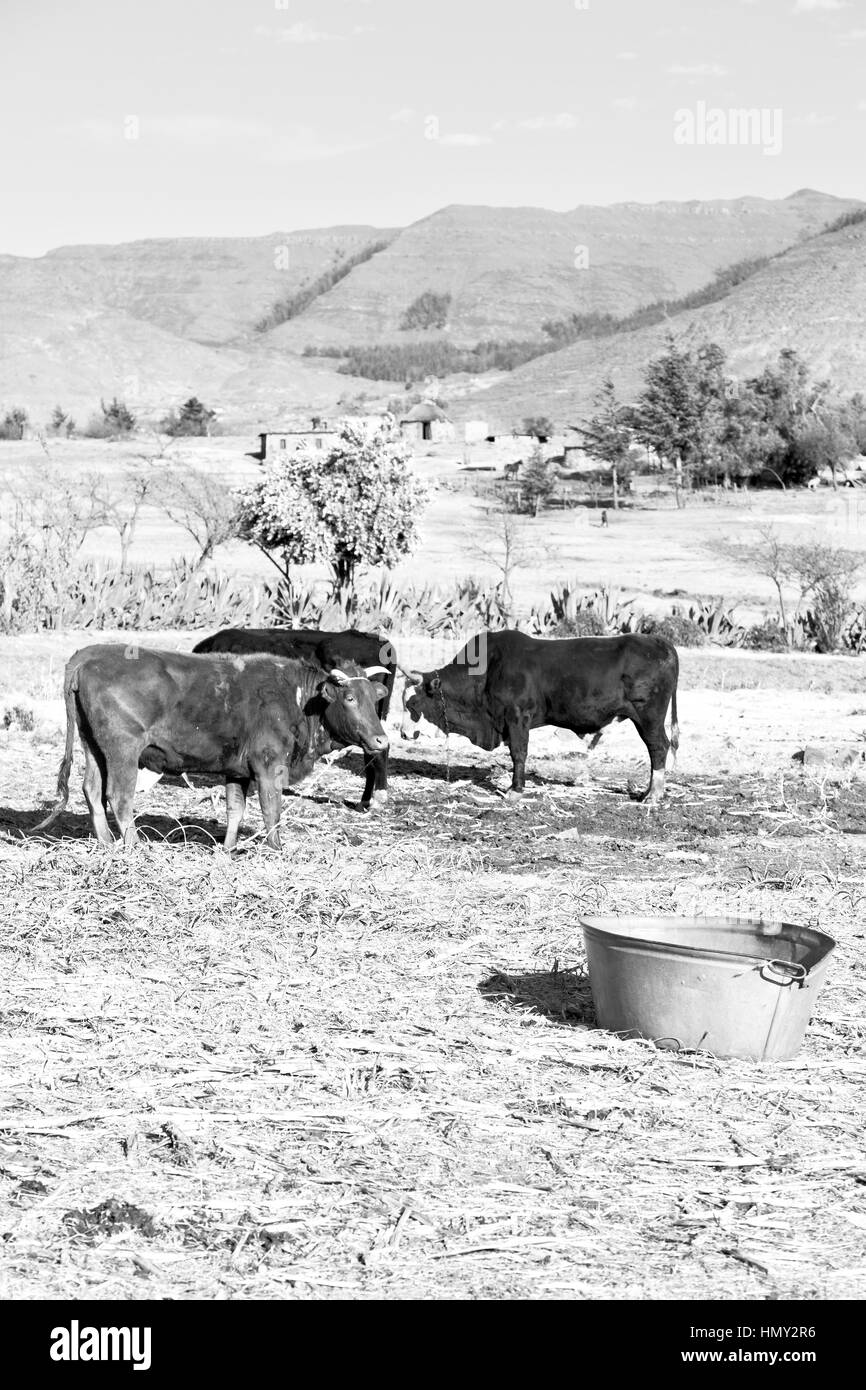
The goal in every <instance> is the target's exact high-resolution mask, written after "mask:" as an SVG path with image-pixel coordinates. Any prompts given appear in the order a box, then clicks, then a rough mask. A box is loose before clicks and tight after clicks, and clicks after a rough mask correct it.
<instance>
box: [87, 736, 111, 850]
mask: <svg viewBox="0 0 866 1390" xmlns="http://www.w3.org/2000/svg"><path fill="white" fill-rule="evenodd" d="M82 742H83V743H84V800H85V801H86V802H87V809H88V810H89V812H90V823H91V825H92V826H93V833H94V834H95V835H96V838H97V839H98V840H101V841H102V843H103V844H104V845H113V844H114V836H113V835H112V833H111V829H110V827H109V824H108V820H107V818H106V815H105V809H106V807H105V764H104V763H103V761H102V756H101V754H100V753H99V752H98V750H97V749H96V748H95V747H93V746H92V745H91V744H90V743H88V742H87V740H86V739H83V740H82Z"/></svg>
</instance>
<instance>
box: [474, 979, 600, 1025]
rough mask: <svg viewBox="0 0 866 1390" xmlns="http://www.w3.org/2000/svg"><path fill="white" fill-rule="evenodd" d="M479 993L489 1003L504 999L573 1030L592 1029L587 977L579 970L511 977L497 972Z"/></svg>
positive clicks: (592, 1014)
mask: <svg viewBox="0 0 866 1390" xmlns="http://www.w3.org/2000/svg"><path fill="white" fill-rule="evenodd" d="M478 993H479V994H480V995H481V996H482V997H483V998H484V999H486V1000H487V1001H488V1003H491V1004H494V1003H499V1002H501V1001H502V1000H506V1001H508V1002H509V1003H512V1004H518V1005H521V1006H522V1007H523V1008H528V1009H531V1010H532V1011H533V1013H537V1014H541V1015H543V1016H544V1018H549V1019H550V1020H551V1022H552V1023H563V1024H566V1025H567V1026H570V1027H572V1028H575V1027H576V1028H595V1027H596V1026H597V1025H596V1016H595V1006H594V1004H593V1002H592V993H591V991H590V988H589V976H588V975H585V974H583V972H582V971H579V970H531V971H528V972H526V973H525V974H511V973H506V972H505V971H502V970H497V971H496V973H495V974H493V975H491V976H490V978H489V979H487V980H482V982H481V984H480V985H479V986H478Z"/></svg>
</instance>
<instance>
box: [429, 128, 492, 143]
mask: <svg viewBox="0 0 866 1390" xmlns="http://www.w3.org/2000/svg"><path fill="white" fill-rule="evenodd" d="M437 143H438V144H440V145H466V146H470V145H492V144H493V138H492V136H490V135H476V134H474V133H472V132H471V131H466V130H458V131H455V132H454V134H453V135H440V136H439V138H438V141H437Z"/></svg>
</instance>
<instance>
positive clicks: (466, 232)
mask: <svg viewBox="0 0 866 1390" xmlns="http://www.w3.org/2000/svg"><path fill="white" fill-rule="evenodd" d="M855 206H858V204H856V203H855V202H853V201H852V200H845V199H838V198H833V197H830V196H829V195H826V194H823V193H817V192H814V191H812V190H801V191H800V192H799V193H796V194H793V195H792V196H791V197H789V198H784V199H781V200H777V201H769V200H763V199H758V198H739V199H734V200H732V201H729V202H690V203H657V204H651V205H642V204H636V203H622V204H617V205H614V206H612V207H606V208H592V207H585V208H577V209H575V210H574V211H572V212H568V213H556V212H550V211H547V210H545V209H539V208H485V207H448V208H443V209H442V210H441V211H439V212H436V213H434V214H433V215H432V216H430V217H426V218H423V219H422V220H421V221H420V222H416V223H413V224H412V226H410V227H407V228H405V229H404V230H402V231H395V230H394V229H380V228H375V227H371V226H338V227H331V228H323V229H315V230H308V231H297V232H290V233H288V232H276V233H273V234H271V235H269V236H264V237H257V238H237V239H229V238H206V237H205V238H202V237H192V238H183V239H159V240H154V241H140V242H132V243H128V244H124V245H120V246H70V247H60V248H58V249H57V250H54V251H50V252H49V253H48V254H47V255H45V256H42V257H38V258H32V259H31V258H27V257H18V256H0V408H2V409H8V408H9V407H10V406H12V405H22V406H24V407H26V408H27V409H28V411H29V412H30V415H31V417H32V418H33V420H34V421H36V422H37V423H41V422H42V421H44V420H45V419H46V418H47V416H48V415H49V413H50V411H51V409H52V407H53V406H54V405H56V404H60V405H61V406H62V407H63V408H64V409H66V410H70V411H72V413H73V414H74V415H75V417H76V419H77V420H78V421H79V424H81V423H84V422H85V421H86V419H87V418H88V416H89V415H90V414H91V413H92V412H93V411H94V410H96V409H98V403H99V400H100V398H101V397H111V396H113V395H115V394H117V395H118V396H121V397H122V398H124V399H125V400H126V401H127V403H128V404H129V405H130V406H131V407H132V408H133V409H134V410H136V412H137V413H138V414H139V416H140V417H142V418H145V419H157V418H159V417H160V416H161V415H162V414H163V413H165V411H166V410H168V409H169V408H170V407H171V406H173V405H177V404H179V403H180V402H181V401H182V400H184V399H185V398H186V397H188V396H190V395H198V396H200V397H201V398H202V399H203V400H204V401H206V402H207V403H208V404H209V405H211V406H216V407H219V408H220V409H221V411H222V417H223V420H224V421H225V422H227V423H230V424H234V425H237V426H238V427H240V426H241V425H243V426H244V427H247V428H248V427H249V426H250V425H253V424H255V423H257V422H259V421H262V422H267V421H269V420H274V419H276V418H277V417H279V416H281V415H284V414H285V413H287V412H290V411H291V412H294V413H304V412H306V411H308V410H312V409H316V410H322V409H324V410H327V409H332V408H333V407H334V405H335V404H336V402H337V400H338V398H340V397H341V396H357V395H359V394H360V393H364V394H365V396H366V397H367V399H369V400H373V401H376V400H384V399H386V398H387V396H388V394H389V392H390V390H391V388H390V387H389V384H388V383H376V382H370V381H364V380H360V379H357V378H353V377H347V376H344V375H340V374H339V373H338V372H337V371H336V366H337V363H336V362H335V361H334V360H333V359H328V358H318V359H317V358H310V357H303V356H302V355H301V354H302V351H303V349H304V348H305V347H306V346H308V345H312V344H317V345H328V344H331V343H333V344H342V345H346V344H349V343H357V342H376V341H385V342H393V341H400V340H411V339H412V338H422V339H426V338H429V337H433V338H435V337H436V336H437V332H436V331H434V332H432V333H419V332H416V333H414V334H407V333H403V332H401V331H400V329H399V323H400V319H401V316H402V314H403V313H404V312H405V310H406V308H407V307H408V305H409V304H410V303H411V302H412V301H413V299H415V298H417V296H418V295H420V294H421V293H422V292H423V291H425V290H434V291H436V292H448V293H450V294H451V296H452V301H451V304H450V307H449V314H448V322H447V325H446V327H445V329H443V330H441V332H439V333H438V336H440V337H441V336H446V337H448V338H450V339H451V340H453V341H455V342H458V343H465V344H473V343H475V342H477V341H479V340H480V339H484V338H507V337H518V338H526V337H538V336H539V335H540V331H541V324H542V322H543V321H544V320H545V319H546V318H549V317H553V318H560V317H563V316H565V315H567V314H569V313H571V312H573V311H587V310H597V311H601V312H608V313H613V314H617V315H622V314H625V313H627V312H628V311H629V310H631V309H634V308H635V307H637V306H639V305H642V304H645V303H648V302H651V301H653V300H657V299H658V298H660V297H676V296H678V295H681V294H683V293H684V292H686V291H689V290H692V289H695V288H699V287H700V286H703V285H705V284H706V283H707V282H708V281H709V280H710V279H711V278H712V276H713V274H714V272H715V271H716V270H718V269H720V268H721V267H723V266H726V265H730V264H732V263H734V262H737V261H741V260H745V259H751V258H754V257H757V256H762V255H766V254H772V253H776V252H779V251H782V250H784V249H785V248H786V247H788V248H793V250H791V251H789V252H788V254H789V255H793V254H795V251H802V252H804V253H806V252H807V250H808V247H810V246H811V245H812V242H810V241H805V240H804V238H809V237H811V236H813V235H814V234H815V233H816V232H817V231H818V230H819V229H820V228H821V227H822V226H825V225H826V224H827V223H828V222H829V221H831V220H832V219H834V218H836V217H838V216H839V215H840V214H841V213H843V212H845V211H847V210H849V209H851V208H853V207H855ZM381 242H384V243H385V246H384V249H379V250H377V251H376V253H375V254H373V255H372V256H370V258H369V259H366V260H361V261H360V262H359V263H354V258H355V257H356V256H358V255H359V253H361V254H363V253H364V252H365V251H368V250H369V249H370V248H371V247H374V246H377V245H378V244H379V243H381ZM581 248H583V249H581ZM810 254H811V253H810ZM344 262H347V263H349V264H350V266H351V268H350V269H349V272H348V274H346V275H345V277H344V278H343V279H340V280H338V281H337V282H336V283H333V284H332V287H331V288H330V289H326V290H324V292H321V293H319V294H318V295H317V296H316V297H315V298H314V299H313V300H312V302H311V303H310V304H309V305H308V307H307V308H306V309H304V310H303V311H302V312H301V313H300V314H298V316H297V317H295V318H292V319H290V320H289V321H287V322H285V323H282V324H280V325H279V326H278V327H275V328H272V329H271V330H270V331H266V332H258V331H257V330H256V325H257V323H258V322H259V321H260V320H261V319H263V318H265V317H266V316H267V314H268V313H269V311H270V310H271V309H272V308H273V307H274V305H275V304H277V303H278V302H280V301H282V300H284V299H286V297H287V296H289V295H292V294H295V293H296V292H297V291H298V290H302V289H305V288H310V287H313V288H317V282H319V283H318V287H319V288H320V287H321V285H322V284H328V283H331V282H332V280H333V272H334V271H335V270H336V269H338V268H339V266H340V265H341V264H342V263H344ZM779 264H780V263H779V262H774V263H773V266H772V267H769V268H768V270H775V267H777V266H778V265H779ZM819 271H820V273H821V274H824V273H825V272H826V273H827V274H830V275H831V278H832V272H831V271H830V270H829V269H828V267H819V266H815V265H812V267H811V272H810V273H813V274H816V275H817V274H818V273H819ZM761 274H762V275H764V274H765V272H761ZM321 277H325V278H324V280H322V279H321ZM749 283H751V282H749ZM794 288H795V287H794V286H792V290H793V289H794ZM747 289H748V284H746V285H744V286H742V287H741V291H738V297H741V295H742V292H743V291H745V290H747ZM800 293H801V295H802V296H805V297H806V298H810V297H811V296H812V290H811V287H810V286H801V290H800ZM730 302H731V301H729V300H726V301H725V305H728V304H730ZM816 303H818V304H819V307H820V301H818V300H816ZM713 307H715V308H717V309H718V308H721V307H722V306H713ZM771 307H772V306H771ZM699 312H700V313H704V312H706V311H699ZM840 312H843V311H842V310H840ZM846 321H847V320H846ZM678 322H679V320H678ZM683 322H684V323H685V319H684V320H683ZM759 327H760V325H759V324H758V325H756V329H755V331H756V332H758V330H759ZM629 336H631V335H629ZM731 337H732V340H733V339H735V338H736V332H735V331H734V329H733V328H732V330H731ZM636 341H637V339H636ZM647 341H653V340H652V339H648V340H647ZM840 341H841V340H840ZM623 344H624V338H623V337H622V336H620V337H618V338H616V339H613V340H610V343H608V344H606V345H605V346H604V347H600V346H599V345H598V344H593V345H592V346H591V347H590V348H589V349H587V348H586V347H581V346H578V347H575V348H573V349H568V350H566V352H565V353H557V354H555V355H550V356H547V357H545V358H543V359H539V360H538V361H536V362H533V363H530V364H529V365H528V366H527V367H525V368H522V369H520V371H519V372H515V373H512V374H511V376H510V377H509V378H508V379H507V380H503V379H501V378H499V379H497V378H495V377H492V376H491V377H487V378H485V379H484V381H483V385H484V386H485V387H488V388H489V389H488V390H486V391H485V392H483V393H482V394H481V395H478V396H477V399H476V400H474V401H473V402H471V411H472V413H474V414H477V413H479V410H480V402H481V400H482V399H485V400H487V401H489V402H490V403H491V408H493V407H494V406H495V408H496V409H497V410H501V411H502V412H503V413H504V414H505V415H507V416H508V417H509V423H511V422H512V421H511V418H510V417H511V414H512V398H513V400H514V401H518V400H519V401H523V400H531V401H532V402H533V408H534V407H535V404H536V400H537V397H538V395H539V392H541V393H542V394H545V393H546V398H549V399H550V400H552V401H553V402H554V406H557V405H558V406H559V409H555V408H551V413H553V415H554V418H558V417H559V416H561V413H562V396H563V395H566V396H569V395H571V394H573V393H574V391H575V380H576V379H577V378H580V379H581V380H582V379H583V378H584V376H587V375H588V376H590V377H592V379H593V380H594V379H595V377H594V376H593V372H594V371H595V366H596V360H595V359H596V358H599V359H601V358H606V360H607V357H606V355H608V354H609V352H610V351H612V352H613V353H614V355H615V356H616V357H617V361H618V360H619V355H621V354H624V357H623V360H624V361H625V362H627V360H628V353H629V352H630V351H631V344H629V345H628V346H626V347H624V346H623ZM840 351H841V349H840ZM569 353H574V354H576V356H574V357H570V356H569V355H568V354H569ZM837 355H838V354H837ZM843 355H844V354H843ZM623 370H624V371H627V368H626V367H624V368H623ZM595 376H597V372H595ZM401 384H402V383H398V385H401ZM453 388H454V389H453V391H452V389H451V383H449V386H448V390H447V394H448V395H449V398H451V399H452V400H454V401H455V407H459V408H460V409H462V408H463V405H464V404H465V406H466V409H469V407H470V401H469V398H468V396H467V395H466V394H465V393H466V389H467V384H466V382H465V380H464V383H463V385H462V386H461V385H460V383H459V382H456V381H455V382H454V383H453ZM461 391H463V392H464V398H463V403H461V400H460V397H459V393H460V392H461ZM539 408H540V407H539ZM524 413H526V412H524Z"/></svg>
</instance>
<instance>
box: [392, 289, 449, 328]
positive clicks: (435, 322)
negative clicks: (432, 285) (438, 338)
mask: <svg viewBox="0 0 866 1390" xmlns="http://www.w3.org/2000/svg"><path fill="white" fill-rule="evenodd" d="M450 305H451V295H450V294H448V293H444V294H436V293H435V291H434V290H425V291H424V293H423V294H419V295H418V298H417V299H413V300H412V303H411V304H410V305H409V307H408V309H407V310H406V312H405V313H404V314H403V317H402V318H401V319H400V328H401V329H403V330H410V329H413V328H444V327H445V323H446V321H447V318H448V309H449V307H450Z"/></svg>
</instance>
